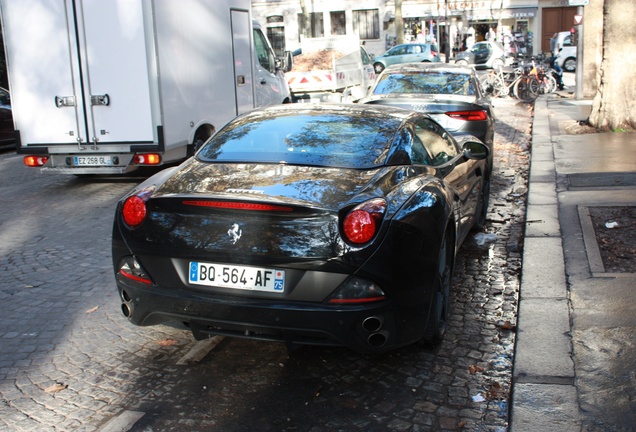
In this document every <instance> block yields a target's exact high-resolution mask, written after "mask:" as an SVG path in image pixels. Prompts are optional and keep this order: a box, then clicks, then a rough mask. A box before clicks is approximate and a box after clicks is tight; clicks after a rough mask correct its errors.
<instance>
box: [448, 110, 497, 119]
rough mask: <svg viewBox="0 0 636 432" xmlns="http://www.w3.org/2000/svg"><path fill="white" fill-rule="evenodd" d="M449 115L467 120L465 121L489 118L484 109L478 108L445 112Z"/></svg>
mask: <svg viewBox="0 0 636 432" xmlns="http://www.w3.org/2000/svg"><path fill="white" fill-rule="evenodd" d="M445 114H446V115H447V116H449V117H452V118H455V119H459V120H465V121H479V120H487V119H488V113H487V112H486V111H484V110H476V111H449V112H447V113H445Z"/></svg>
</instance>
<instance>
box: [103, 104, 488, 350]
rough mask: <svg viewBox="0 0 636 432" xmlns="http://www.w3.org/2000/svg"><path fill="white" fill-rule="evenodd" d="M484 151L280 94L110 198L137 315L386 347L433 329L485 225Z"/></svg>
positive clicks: (213, 328)
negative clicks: (459, 254) (456, 269)
mask: <svg viewBox="0 0 636 432" xmlns="http://www.w3.org/2000/svg"><path fill="white" fill-rule="evenodd" d="M487 155H488V148H487V147H486V146H485V145H483V144H482V143H481V142H479V141H478V140H477V139H476V138H468V137H464V138H462V140H461V141H456V140H455V139H454V138H453V137H452V136H451V135H450V134H449V133H448V132H446V131H445V130H444V129H443V128H442V127H440V126H439V125H438V124H437V123H436V122H435V121H434V120H433V119H431V118H430V117H428V116H426V115H423V114H420V113H416V112H411V111H406V110H398V109H395V108H391V107H381V106H378V107H373V106H369V105H353V104H348V105H344V104H343V105H323V106H321V105H315V106H313V105H310V104H308V105H307V106H298V105H296V104H293V105H280V106H276V107H269V108H265V109H259V110H255V111H253V112H250V113H247V114H245V115H242V116H239V117H237V118H236V119H234V120H232V121H231V122H230V123H229V124H228V125H226V126H225V127H224V128H223V129H222V130H220V131H219V132H218V133H217V134H216V135H215V136H214V137H212V138H211V139H210V140H209V141H208V142H206V144H205V145H204V146H203V147H202V148H201V150H200V151H198V152H197V153H196V155H195V156H194V157H192V158H190V159H189V160H187V161H186V162H184V163H183V164H182V165H181V166H178V167H175V168H170V169H167V170H165V171H162V172H160V173H158V174H156V175H155V176H153V177H151V178H149V179H148V180H147V181H145V182H143V183H142V184H140V185H139V186H137V187H136V188H135V189H134V190H133V191H131V192H130V193H129V194H128V195H126V196H125V197H124V198H122V200H121V201H120V202H119V203H118V205H117V209H116V215H115V221H114V229H113V236H112V256H113V264H114V270H115V276H116V281H117V286H118V289H119V294H120V296H121V300H122V310H123V313H124V315H125V316H127V317H128V319H129V320H130V321H131V322H132V323H134V324H137V325H154V324H160V323H163V322H166V321H180V322H183V323H186V324H187V326H188V327H189V328H190V329H191V330H192V332H193V334H194V336H195V338H197V339H199V338H205V337H209V335H211V334H221V335H230V336H237V337H247V338H254V339H263V340H277V341H285V342H286V343H288V344H296V343H297V344H320V345H343V346H348V347H350V348H352V349H355V350H357V351H360V352H379V351H384V350H388V349H393V348H396V347H400V346H403V345H407V344H411V343H415V342H417V341H420V340H423V339H426V340H430V339H432V340H438V339H440V338H441V337H442V335H443V334H444V331H445V329H446V326H447V323H448V307H449V297H450V292H451V278H452V272H453V263H454V258H455V252H456V251H457V248H458V247H459V245H460V244H461V242H462V240H464V238H465V237H466V235H467V234H468V232H469V231H470V229H471V228H473V227H474V226H475V225H479V224H481V223H483V218H484V209H485V207H486V206H487V203H488V196H487V195H485V194H486V190H485V189H484V176H483V172H484V169H485V166H484V165H485V159H486V157H487Z"/></svg>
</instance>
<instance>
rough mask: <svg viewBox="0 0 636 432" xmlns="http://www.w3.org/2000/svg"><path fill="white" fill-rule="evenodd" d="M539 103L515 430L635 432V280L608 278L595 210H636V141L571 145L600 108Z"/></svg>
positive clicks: (629, 136)
mask: <svg viewBox="0 0 636 432" xmlns="http://www.w3.org/2000/svg"><path fill="white" fill-rule="evenodd" d="M564 96H566V95H565V94H561V95H559V94H551V95H544V96H540V97H539V98H538V99H537V101H536V102H535V113H534V121H533V129H532V157H531V167H530V177H529V182H528V183H529V184H528V189H529V192H528V203H527V215H526V232H525V240H524V251H523V272H522V279H521V288H520V298H519V313H518V322H517V332H518V333H517V342H516V350H515V357H514V358H515V359H514V370H513V384H512V409H511V419H510V430H511V431H513V432H526V431H527V432H535V431H560V432H561V431H586V432H587V431H595V430H598V431H608V430H609V431H623V430H625V431H629V430H632V431H633V430H634V425H635V424H636V390H635V389H636V373H635V371H636V302H634V289H635V288H636V283H635V282H636V274H626V273H621V274H615V273H606V272H605V270H604V268H603V263H602V261H601V259H600V254H599V252H598V245H597V244H596V237H595V234H594V229H593V227H592V224H591V221H590V218H589V213H587V209H588V208H590V207H595V206H613V207H621V206H635V205H636V133H611V132H608V133H592V134H585V135H568V134H567V133H566V131H565V128H566V127H567V126H568V125H574V124H575V123H576V122H577V121H579V120H587V118H588V116H589V112H590V110H591V100H583V101H578V100H574V99H571V98H570V97H567V96H566V97H564Z"/></svg>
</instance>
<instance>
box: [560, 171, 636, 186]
mask: <svg viewBox="0 0 636 432" xmlns="http://www.w3.org/2000/svg"><path fill="white" fill-rule="evenodd" d="M567 177H568V182H569V184H570V187H578V188H591V187H608V186H636V173H633V172H609V173H608V172H604V173H581V174H578V173H577V174H568V176H567Z"/></svg>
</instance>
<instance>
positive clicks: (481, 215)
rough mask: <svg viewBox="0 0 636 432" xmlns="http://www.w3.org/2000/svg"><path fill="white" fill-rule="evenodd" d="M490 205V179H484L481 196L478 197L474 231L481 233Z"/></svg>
mask: <svg viewBox="0 0 636 432" xmlns="http://www.w3.org/2000/svg"><path fill="white" fill-rule="evenodd" d="M489 204H490V178H487V177H484V183H483V184H482V186H481V194H480V196H479V206H478V207H477V212H476V214H475V223H474V224H473V230H474V231H483V229H484V226H485V225H486V220H487V218H488V205H489Z"/></svg>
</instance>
